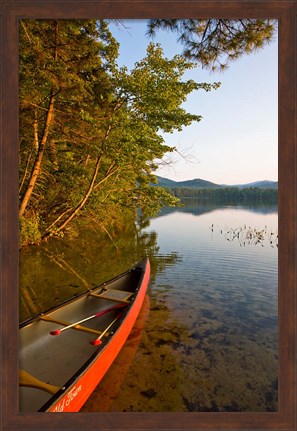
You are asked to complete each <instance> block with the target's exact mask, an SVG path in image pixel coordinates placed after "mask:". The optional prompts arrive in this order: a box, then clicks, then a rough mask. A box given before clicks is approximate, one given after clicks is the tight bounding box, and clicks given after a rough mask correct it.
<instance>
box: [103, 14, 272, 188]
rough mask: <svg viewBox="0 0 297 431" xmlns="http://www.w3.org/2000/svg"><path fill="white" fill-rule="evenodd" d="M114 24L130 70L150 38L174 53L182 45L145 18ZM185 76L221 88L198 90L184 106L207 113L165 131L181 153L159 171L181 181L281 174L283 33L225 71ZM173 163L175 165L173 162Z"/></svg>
mask: <svg viewBox="0 0 297 431" xmlns="http://www.w3.org/2000/svg"><path fill="white" fill-rule="evenodd" d="M123 24H124V26H120V25H115V24H114V23H111V25H110V29H111V31H112V34H113V35H114V37H115V38H116V40H117V41H118V42H119V44H120V55H119V59H118V64H119V66H124V65H125V66H127V67H128V68H129V69H131V68H133V67H134V64H135V63H136V62H137V61H139V60H141V59H142V58H144V57H145V55H146V48H147V45H148V44H149V43H150V42H152V41H153V42H155V43H160V44H161V47H162V48H163V50H164V55H165V56H166V57H168V58H172V57H173V56H174V55H175V54H177V53H180V52H181V50H182V47H181V45H179V44H178V42H177V41H176V35H175V34H172V33H169V32H165V31H158V32H157V35H156V37H155V38H154V39H153V40H152V39H150V38H149V37H148V36H147V35H146V31H147V25H146V21H145V20H124V21H123ZM184 79H194V80H195V81H197V82H208V83H213V82H218V81H219V82H221V86H220V88H219V89H218V90H212V91H211V92H207V93H206V92H205V91H203V90H198V91H195V92H192V93H191V94H190V95H189V96H188V99H187V101H186V102H185V103H184V104H183V107H184V108H185V109H186V110H187V111H188V112H190V113H192V114H197V115H202V117H203V118H202V120H201V121H200V122H194V123H192V124H191V125H190V126H187V127H185V128H183V130H182V132H174V133H172V134H163V137H164V139H165V143H166V145H170V146H173V147H176V148H177V150H178V152H175V153H174V154H173V155H172V154H170V155H169V156H168V157H166V156H165V161H166V164H165V165H164V164H163V166H161V167H160V168H159V169H158V170H157V171H156V172H155V173H156V175H159V176H162V177H166V178H169V179H172V180H175V181H183V180H191V179H194V178H201V179H204V180H207V181H212V182H214V183H217V184H228V185H231V184H243V183H249V182H253V181H258V180H271V181H277V179H278V50H277V36H275V38H274V40H273V41H272V42H271V43H270V44H269V45H267V46H265V47H264V49H261V50H260V51H258V52H256V53H252V54H249V55H244V56H243V57H241V58H240V59H238V60H236V61H235V62H233V63H231V64H230V66H229V68H228V69H227V70H226V71H224V72H216V73H213V72H210V71H209V70H205V69H202V68H201V67H197V68H195V69H192V70H190V71H187V72H186V73H185V75H184ZM167 162H169V165H168V163H167Z"/></svg>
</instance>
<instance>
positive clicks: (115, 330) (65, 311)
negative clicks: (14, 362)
mask: <svg viewBox="0 0 297 431" xmlns="http://www.w3.org/2000/svg"><path fill="white" fill-rule="evenodd" d="M149 277H150V263H149V260H148V259H145V260H143V261H142V262H140V263H138V264H137V265H135V267H133V268H131V269H130V270H128V271H126V272H125V273H123V274H121V275H119V276H117V277H115V278H113V279H112V280H110V281H108V282H106V283H104V284H102V285H100V286H96V287H94V288H92V289H90V290H87V291H86V292H84V293H82V294H80V295H78V296H76V297H75V298H73V299H70V300H68V301H66V302H64V303H63V304H61V305H59V306H58V307H55V308H52V309H50V310H48V311H46V312H44V313H43V314H42V315H39V316H37V317H34V318H32V319H31V320H29V321H26V322H24V323H22V324H21V325H20V334H19V335H20V379H19V380H20V407H19V409H20V412H37V411H39V412H77V411H79V410H80V408H81V407H82V406H83V404H84V403H85V402H86V400H87V399H88V397H89V396H90V395H91V393H92V392H93V391H94V389H95V387H96V386H97V385H98V383H99V382H100V380H101V379H102V378H103V376H104V374H105V373H106V371H107V370H108V368H109V367H110V365H111V364H112V362H113V361H114V359H115V358H116V356H117V355H118V353H119V352H120V350H121V348H122V346H123V345H124V343H125V341H126V339H127V338H128V335H129V333H130V331H131V330H132V328H133V325H134V323H135V321H136V318H137V316H138V314H139V311H140V309H141V306H142V303H143V300H144V297H145V294H146V290H147V286H148V282H149ZM51 333H52V334H53V335H51Z"/></svg>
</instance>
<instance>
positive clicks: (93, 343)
mask: <svg viewBox="0 0 297 431" xmlns="http://www.w3.org/2000/svg"><path fill="white" fill-rule="evenodd" d="M90 344H91V345H92V346H99V345H100V344H102V341H101V340H99V339H98V338H97V339H96V340H92V341H90Z"/></svg>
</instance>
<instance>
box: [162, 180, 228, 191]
mask: <svg viewBox="0 0 297 431" xmlns="http://www.w3.org/2000/svg"><path fill="white" fill-rule="evenodd" d="M157 179H158V184H157V185H158V186H160V187H167V188H173V187H186V188H192V187H193V188H195V189H218V188H221V187H222V186H220V185H219V184H215V183H212V182H210V181H206V180H201V179H200V178H195V179H194V180H187V181H173V180H169V179H167V178H163V177H157Z"/></svg>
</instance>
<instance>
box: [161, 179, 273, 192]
mask: <svg viewBox="0 0 297 431" xmlns="http://www.w3.org/2000/svg"><path fill="white" fill-rule="evenodd" d="M157 179H158V184H154V185H157V186H160V187H164V188H169V189H171V188H174V187H184V188H195V189H220V188H227V187H237V188H239V189H246V188H250V187H258V188H261V189H278V182H277V181H268V180H264V181H255V182H253V183H248V184H235V185H226V184H215V183H212V182H210V181H206V180H202V179H200V178H195V179H193V180H187V181H174V180H169V179H168V178H164V177H159V176H157Z"/></svg>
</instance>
